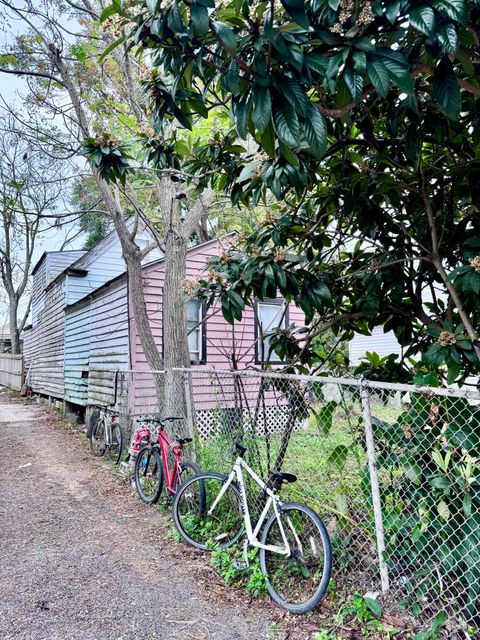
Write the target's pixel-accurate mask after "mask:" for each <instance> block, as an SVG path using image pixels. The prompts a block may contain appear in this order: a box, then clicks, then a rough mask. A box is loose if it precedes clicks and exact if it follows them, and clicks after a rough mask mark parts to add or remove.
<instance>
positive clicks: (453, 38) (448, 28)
mask: <svg viewBox="0 0 480 640" xmlns="http://www.w3.org/2000/svg"><path fill="white" fill-rule="evenodd" d="M436 35H437V40H438V41H439V42H440V44H441V45H442V48H443V50H444V51H445V52H446V53H455V51H456V50H457V44H458V39H457V31H456V29H455V27H454V26H453V24H444V25H442V26H440V27H439V28H438V29H437V32H436Z"/></svg>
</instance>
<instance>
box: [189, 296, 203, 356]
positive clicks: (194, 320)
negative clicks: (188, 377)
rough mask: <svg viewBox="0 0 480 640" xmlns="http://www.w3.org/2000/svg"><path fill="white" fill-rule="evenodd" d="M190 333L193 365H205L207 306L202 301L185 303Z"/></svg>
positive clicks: (190, 350) (190, 351)
mask: <svg viewBox="0 0 480 640" xmlns="http://www.w3.org/2000/svg"><path fill="white" fill-rule="evenodd" d="M185 311H186V316H187V331H188V350H189V353H190V362H191V363H192V364H205V362H206V355H207V354H206V340H205V337H206V335H205V322H202V320H204V319H205V306H204V304H203V303H202V301H201V300H187V302H186V303H185ZM199 323H202V324H199Z"/></svg>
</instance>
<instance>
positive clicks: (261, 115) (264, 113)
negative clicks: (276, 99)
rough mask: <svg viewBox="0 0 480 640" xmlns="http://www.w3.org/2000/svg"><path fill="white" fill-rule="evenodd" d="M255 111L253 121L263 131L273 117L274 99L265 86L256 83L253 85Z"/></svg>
mask: <svg viewBox="0 0 480 640" xmlns="http://www.w3.org/2000/svg"><path fill="white" fill-rule="evenodd" d="M252 94H253V111H252V122H253V124H254V125H255V127H256V129H257V130H258V131H259V132H260V133H263V132H264V131H265V129H266V128H267V126H268V123H269V122H270V118H271V117H272V100H271V98H270V91H269V90H268V89H266V88H265V87H260V86H259V85H255V86H254V87H253V92H252Z"/></svg>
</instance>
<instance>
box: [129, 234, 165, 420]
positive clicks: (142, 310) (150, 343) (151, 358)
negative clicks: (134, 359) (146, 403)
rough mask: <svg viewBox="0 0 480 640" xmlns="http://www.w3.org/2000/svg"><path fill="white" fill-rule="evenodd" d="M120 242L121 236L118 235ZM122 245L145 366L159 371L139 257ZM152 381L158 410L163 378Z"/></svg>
mask: <svg viewBox="0 0 480 640" xmlns="http://www.w3.org/2000/svg"><path fill="white" fill-rule="evenodd" d="M119 237H120V241H122V236H121V235H120V234H119ZM125 244H126V243H122V249H123V257H124V259H125V263H126V265H127V277H128V297H129V302H131V304H132V308H133V315H134V318H135V326H136V330H137V333H138V338H139V340H140V344H141V345H142V349H143V353H144V354H145V358H146V360H147V364H148V366H149V368H150V369H151V370H152V371H160V370H162V369H163V362H162V357H161V355H160V352H159V351H158V348H157V345H156V343H155V338H154V337H153V333H152V329H151V326H150V321H149V319H148V313H147V306H146V301H145V295H144V291H143V274H142V264H141V261H140V257H139V256H138V255H136V253H137V252H138V250H137V251H135V250H134V249H132V247H127V246H125ZM152 375H153V381H154V383H155V391H156V395H157V404H158V407H159V409H160V408H161V406H162V403H163V396H164V376H163V374H158V373H153V374H152Z"/></svg>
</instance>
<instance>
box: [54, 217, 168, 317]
mask: <svg viewBox="0 0 480 640" xmlns="http://www.w3.org/2000/svg"><path fill="white" fill-rule="evenodd" d="M151 241H152V237H151V235H150V232H149V231H147V230H145V229H143V230H139V231H138V233H137V236H136V242H137V244H138V245H139V246H141V247H143V246H145V245H147V244H148V242H151ZM160 257H161V252H160V249H157V250H153V251H151V252H150V253H149V254H148V255H147V257H146V258H145V260H144V263H145V264H146V263H149V262H152V261H153V260H158V258H160ZM72 267H74V268H75V269H81V270H84V271H88V273H87V275H86V276H82V277H78V276H75V275H69V276H68V277H67V304H73V303H75V302H77V301H78V300H80V299H81V298H83V297H84V296H85V295H87V294H88V293H90V292H91V291H95V290H96V289H98V288H99V287H101V286H102V285H104V284H105V283H107V282H109V281H110V280H112V278H115V277H116V276H119V275H121V274H122V273H124V272H125V270H126V265H125V260H124V259H123V255H122V247H121V246H120V240H119V239H118V236H117V234H116V232H112V233H111V234H110V235H109V236H108V237H107V238H105V240H103V241H102V242H101V243H100V244H99V245H98V246H96V247H95V248H94V249H92V250H91V251H89V252H88V253H86V254H85V255H84V256H83V257H82V258H80V259H79V260H77V262H75V264H73V265H72Z"/></svg>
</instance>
